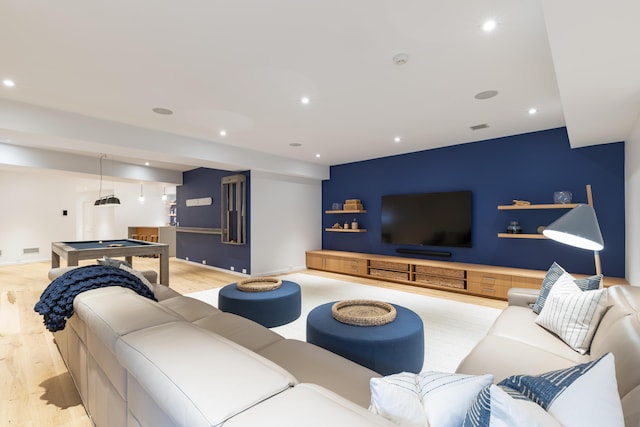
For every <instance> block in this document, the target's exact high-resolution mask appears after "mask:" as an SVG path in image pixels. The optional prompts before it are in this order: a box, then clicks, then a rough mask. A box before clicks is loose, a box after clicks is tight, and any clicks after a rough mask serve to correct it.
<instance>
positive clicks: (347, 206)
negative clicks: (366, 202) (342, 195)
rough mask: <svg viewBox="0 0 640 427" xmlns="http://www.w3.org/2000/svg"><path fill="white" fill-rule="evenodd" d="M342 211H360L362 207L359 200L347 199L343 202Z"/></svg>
mask: <svg viewBox="0 0 640 427" xmlns="http://www.w3.org/2000/svg"><path fill="white" fill-rule="evenodd" d="M342 209H344V210H345V211H361V210H364V206H362V202H361V201H360V199H347V200H345V201H344V206H343V207H342Z"/></svg>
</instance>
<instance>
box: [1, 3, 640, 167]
mask: <svg viewBox="0 0 640 427" xmlns="http://www.w3.org/2000/svg"><path fill="white" fill-rule="evenodd" d="M488 18H493V19H495V20H496V21H497V23H498V26H497V28H496V30H495V31H493V32H492V33H488V34H487V33H484V32H483V31H482V29H481V26H482V23H483V22H484V21H485V20H486V19H488ZM639 21H640V2H639V1H637V0H628V1H622V0H610V1H608V2H602V1H595V0H587V1H584V0H583V1H578V0H565V1H558V0H518V1H514V0H487V1H477V0H460V1H448V2H445V1H433V0H401V1H398V0H396V1H392V0H350V1H344V0H322V1H320V0H308V1H300V0H235V1H230V0H226V1H225V0H209V1H202V0H200V1H196V0H183V1H180V2H178V1H157V0H138V1H135V2H130V1H123V0H113V1H108V2H107V1H103V2H87V1H81V0H59V1H55V2H51V1H49V2H43V1H32V0H31V1H30V0H2V1H1V2H0V79H7V78H10V79H12V80H14V81H15V83H16V86H15V87H14V88H7V87H4V86H1V85H0V101H3V103H0V142H8V143H10V144H16V145H29V146H32V147H40V148H45V149H49V150H61V151H65V152H70V153H80V154H86V155H92V156H95V155H98V154H99V153H106V154H108V155H109V156H111V157H112V158H116V159H118V158H119V159H124V160H126V161H129V162H132V163H137V162H142V161H144V160H150V161H151V162H152V164H153V166H156V167H164V168H168V169H175V170H188V169H192V168H194V167H197V166H208V167H215V166H218V165H220V166H224V167H226V168H230V169H231V168H237V169H243V168H247V169H248V168H259V166H260V165H266V164H272V166H271V169H274V170H275V169H277V168H283V165H284V164H285V163H286V164H291V163H292V162H293V163H295V164H297V165H302V167H303V169H305V168H306V169H310V170H313V168H314V167H319V168H321V169H326V167H327V166H329V165H334V164H341V163H347V162H352V161H358V160H364V159H370V158H376V157H382V156H388V155H394V154H399V153H405V152H412V151H418V150H424V149H431V148H437V147H443V146H448V145H454V144H461V143H466V142H472V141H478V140H484V139H490V138H495V137H502V136H508V135H514V134H519V133H525V132H531V131H536V130H542V129H549V128H555V127H560V126H565V125H566V126H567V127H568V132H569V136H570V140H571V145H572V146H573V147H579V146H584V145H592V144H601V143H609V142H615V141H621V140H625V139H626V138H627V136H628V135H629V134H630V132H631V130H632V128H633V126H634V125H635V123H636V121H637V120H638V114H639V112H640V56H639V55H638V54H637V44H638V41H640V25H638V24H637V23H638V22H639ZM398 53H406V54H407V55H408V56H409V60H408V62H407V63H406V64H404V65H396V64H395V63H394V61H393V60H392V58H393V57H394V55H396V54H398ZM486 90H496V91H498V92H499V94H498V96H496V97H494V98H491V99H487V100H477V99H475V98H474V95H476V94H477V93H479V92H482V91H486ZM302 96H308V97H309V98H310V103H309V104H308V105H302V104H301V102H300V99H301V97H302ZM22 103H26V104H30V105H23V104H22ZM32 106H33V107H34V108H33V109H31V108H30V107H32ZM154 107H163V108H168V109H171V110H173V112H174V114H173V115H170V116H165V115H158V114H156V113H154V112H152V111H151V110H152V108H154ZM531 107H535V108H537V109H538V113H537V114H535V115H533V116H532V115H529V114H528V110H529V108H531ZM43 108H44V109H43ZM43 111H50V112H51V113H52V114H54V115H53V116H52V117H53V118H52V120H53V122H56V123H57V122H60V123H62V122H64V123H65V125H64V127H65V129H64V130H61V129H60V127H59V126H56V125H54V124H48V125H47V126H44V125H38V124H37V122H38V120H39V117H41V114H42V112H43ZM39 114H40V115H39ZM3 115H4V117H5V119H3V118H2V116H3ZM96 119H98V120H96ZM484 123H486V124H488V125H489V127H488V128H487V129H482V130H477V131H473V130H471V129H470V127H471V126H474V125H479V124H484ZM137 128H143V129H137ZM80 129H82V131H80ZM221 129H224V130H226V131H227V133H228V134H227V136H225V137H222V136H220V135H219V131H220V130H221ZM396 136H399V137H400V138H401V142H399V143H395V142H394V137H396ZM110 138H111V139H110ZM292 143H296V144H301V146H300V147H291V146H290V144H292ZM316 154H320V157H319V158H318V157H316ZM0 163H1V162H0ZM265 168H266V169H269V167H265ZM293 169H295V167H294V168H293ZM306 169H305V170H306ZM305 173H307V172H305ZM314 173H315V172H314ZM314 173H308V174H309V175H310V176H311V175H313V174H314ZM302 174H304V173H302Z"/></svg>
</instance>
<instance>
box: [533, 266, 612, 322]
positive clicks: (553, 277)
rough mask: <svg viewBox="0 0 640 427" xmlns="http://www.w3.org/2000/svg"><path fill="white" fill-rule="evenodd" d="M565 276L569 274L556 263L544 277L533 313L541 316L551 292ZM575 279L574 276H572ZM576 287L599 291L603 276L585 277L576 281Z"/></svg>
mask: <svg viewBox="0 0 640 427" xmlns="http://www.w3.org/2000/svg"><path fill="white" fill-rule="evenodd" d="M563 274H567V272H566V271H565V270H564V268H562V267H561V266H560V265H559V264H558V263H556V262H554V263H553V264H552V265H551V267H549V270H548V271H547V274H546V275H545V276H544V279H543V280H542V285H541V286H540V293H539V294H538V299H537V300H536V302H535V304H533V307H531V308H532V309H533V312H534V313H536V314H540V312H541V311H542V308H543V307H544V303H545V301H546V300H547V297H548V296H549V291H550V290H551V288H552V287H553V285H554V284H555V283H556V282H557V281H558V279H559V278H560V276H562V275H563ZM571 278H572V279H573V276H571ZM574 281H575V283H576V285H578V287H579V288H580V289H582V290H583V291H590V290H592V289H599V288H600V287H601V284H602V274H597V275H595V276H591V277H585V278H584V279H574Z"/></svg>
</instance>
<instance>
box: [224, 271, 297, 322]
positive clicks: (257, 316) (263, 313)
mask: <svg viewBox="0 0 640 427" xmlns="http://www.w3.org/2000/svg"><path fill="white" fill-rule="evenodd" d="M300 306H301V296H300V285H298V284H297V283H294V282H290V281H288V280H283V281H282V285H281V286H280V287H279V288H278V289H274V290H271V291H265V292H245V291H241V290H239V289H238V286H237V283H232V284H230V285H227V286H225V287H224V288H222V289H220V292H219V293H218V308H219V309H220V310H222V311H226V312H228V313H234V314H237V315H239V316H242V317H246V318H247V319H251V320H253V321H254V322H257V323H260V324H261V325H262V326H265V327H267V328H273V327H276V326H281V325H284V324H287V323H289V322H293V321H294V320H296V319H297V318H298V317H300Z"/></svg>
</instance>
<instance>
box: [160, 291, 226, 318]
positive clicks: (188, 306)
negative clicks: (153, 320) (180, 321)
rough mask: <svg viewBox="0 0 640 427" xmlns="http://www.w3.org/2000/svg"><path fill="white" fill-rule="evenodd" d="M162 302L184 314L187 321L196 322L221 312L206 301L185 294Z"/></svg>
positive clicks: (174, 310)
mask: <svg viewBox="0 0 640 427" xmlns="http://www.w3.org/2000/svg"><path fill="white" fill-rule="evenodd" d="M160 304H161V305H162V306H164V307H166V308H168V309H169V310H171V311H173V312H174V313H176V314H178V315H180V316H182V317H183V318H184V319H185V320H186V321H187V322H195V321H196V320H200V319H203V318H205V317H207V316H210V315H212V314H217V313H221V311H220V310H218V309H217V308H215V307H214V306H212V305H210V304H207V303H206V302H204V301H200V300H199V299H195V298H191V297H186V296H183V295H180V296H176V297H173V298H167V299H163V300H162V301H160Z"/></svg>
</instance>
